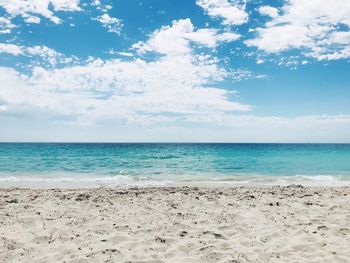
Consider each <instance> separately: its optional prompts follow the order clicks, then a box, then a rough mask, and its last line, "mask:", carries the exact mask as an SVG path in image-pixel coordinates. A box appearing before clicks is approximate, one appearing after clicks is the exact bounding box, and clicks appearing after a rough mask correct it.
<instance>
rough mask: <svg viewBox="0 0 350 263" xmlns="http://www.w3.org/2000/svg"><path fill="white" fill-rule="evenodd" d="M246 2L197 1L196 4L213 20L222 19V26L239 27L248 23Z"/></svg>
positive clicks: (225, 0) (226, 0) (227, 0)
mask: <svg viewBox="0 0 350 263" xmlns="http://www.w3.org/2000/svg"><path fill="white" fill-rule="evenodd" d="M245 2H246V1H230V0H197V1H196V3H197V5H199V6H200V7H202V8H203V9H204V10H205V12H206V13H207V14H208V15H209V16H210V17H213V18H222V19H223V24H224V25H241V24H244V23H246V22H247V21H248V13H247V12H246V11H245V4H246V3H245Z"/></svg>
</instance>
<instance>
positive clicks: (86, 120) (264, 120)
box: [0, 0, 350, 142]
mask: <svg viewBox="0 0 350 263" xmlns="http://www.w3.org/2000/svg"><path fill="white" fill-rule="evenodd" d="M349 18H350V2H349V1H347V0H339V1H331V0H288V1H282V0H281V1H248V0H247V1H243V0H237V1H229V0H193V1H192V0H191V1H190V0H177V1H170V0H169V1H164V0H162V1H160V0H157V1H156V0H153V1H152V0H148V1H133V0H128V1H121V0H119V1H103V0H101V1H97V0H94V1H79V0H71V1H68V0H29V1H24V0H17V1H14V0H0V83H1V84H0V124H1V125H0V140H1V141H225V142H350V103H349V102H350V74H349V69H350V64H349V61H350V30H349V29H350V19H349Z"/></svg>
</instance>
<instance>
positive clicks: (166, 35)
mask: <svg viewBox="0 0 350 263" xmlns="http://www.w3.org/2000/svg"><path fill="white" fill-rule="evenodd" d="M239 37H240V35H238V34H235V33H232V32H224V33H220V32H219V31H218V30H217V29H208V28H205V29H197V30H196V29H195V28H194V26H193V25H192V23H191V20H190V19H181V20H177V21H174V22H173V24H172V26H163V27H162V28H161V29H159V30H156V31H155V32H153V34H152V35H151V36H150V39H149V40H148V41H146V42H143V41H140V42H138V43H136V44H134V45H133V46H132V47H133V49H135V50H137V51H138V52H139V53H146V52H157V53H160V54H186V53H189V52H190V51H191V50H192V47H191V44H196V45H198V46H203V47H208V48H215V47H217V46H218V45H219V44H220V43H222V42H231V41H235V40H237V39H238V38H239Z"/></svg>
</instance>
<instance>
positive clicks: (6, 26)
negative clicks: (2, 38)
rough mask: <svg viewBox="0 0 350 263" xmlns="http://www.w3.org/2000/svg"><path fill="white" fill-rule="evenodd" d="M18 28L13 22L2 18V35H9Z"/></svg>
mask: <svg viewBox="0 0 350 263" xmlns="http://www.w3.org/2000/svg"><path fill="white" fill-rule="evenodd" d="M14 27H16V26H15V25H14V24H12V22H11V20H10V19H8V18H6V17H0V34H9V33H11V29H12V28H14Z"/></svg>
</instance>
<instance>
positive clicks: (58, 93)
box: [0, 55, 250, 121]
mask: <svg viewBox="0 0 350 263" xmlns="http://www.w3.org/2000/svg"><path fill="white" fill-rule="evenodd" d="M224 75H225V72H224V71H223V70H222V69H220V68H218V66H217V65H216V64H215V63H213V62H211V61H209V62H208V61H200V59H198V60H196V59H195V58H194V57H192V56H189V55H186V56H165V57H163V58H161V59H160V60H158V61H156V62H145V61H144V60H140V59H137V60H134V61H131V62H124V61H121V60H117V59H116V60H110V61H106V62H104V61H101V60H95V61H92V62H90V63H89V64H87V65H86V66H74V67H67V68H63V69H54V70H45V69H43V68H40V67H38V68H34V69H33V72H32V74H31V75H30V76H26V75H21V74H20V73H18V72H16V71H15V70H13V69H8V68H1V70H0V82H1V83H3V84H4V87H6V88H5V89H1V90H0V100H1V101H3V102H5V105H8V108H10V109H11V108H12V109H13V108H17V109H20V108H21V107H24V106H26V107H30V108H38V109H42V110H43V111H47V112H56V114H62V115H69V116H76V117H79V118H82V119H84V120H90V121H95V120H98V119H101V118H102V119H103V118H115V119H118V118H119V119H129V118H134V116H136V115H140V116H142V115H143V114H156V115H157V116H161V115H162V114H164V113H172V114H184V115H192V114H197V113H198V112H200V113H201V114H203V115H206V114H208V113H213V112H230V111H247V110H250V106H249V105H245V104H241V103H238V102H234V101H231V100H230V92H229V91H227V90H223V89H218V88H213V87H210V84H211V83H212V82H213V81H219V80H221V79H222V78H223V76H224ZM208 85H209V87H208Z"/></svg>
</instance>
